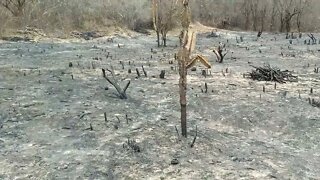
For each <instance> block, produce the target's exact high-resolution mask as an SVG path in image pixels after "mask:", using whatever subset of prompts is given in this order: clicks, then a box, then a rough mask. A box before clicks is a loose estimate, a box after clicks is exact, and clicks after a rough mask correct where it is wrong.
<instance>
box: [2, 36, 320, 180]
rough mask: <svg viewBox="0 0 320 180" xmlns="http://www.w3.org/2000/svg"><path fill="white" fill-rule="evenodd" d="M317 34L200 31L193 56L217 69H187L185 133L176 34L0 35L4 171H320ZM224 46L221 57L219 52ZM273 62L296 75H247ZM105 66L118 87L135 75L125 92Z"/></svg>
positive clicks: (180, 175)
mask: <svg viewBox="0 0 320 180" xmlns="http://www.w3.org/2000/svg"><path fill="white" fill-rule="evenodd" d="M317 36H319V35H315V37H317ZM240 37H241V38H240ZM319 37H320V36H319ZM309 39H310V38H309V37H308V36H307V35H306V34H304V35H303V36H302V38H297V39H290V38H289V39H286V36H285V34H267V33H264V34H262V36H261V37H260V38H257V36H256V33H241V32H230V31H219V32H218V37H211V36H210V33H204V34H199V35H198V41H197V45H196V50H195V53H194V55H196V54H201V55H203V56H205V57H207V58H208V59H209V60H210V63H211V65H212V68H211V69H210V70H207V69H205V67H202V66H201V65H200V64H196V66H195V68H193V69H192V70H188V89H187V101H188V106H187V114H188V117H187V120H188V131H189V134H188V138H187V139H184V138H182V137H180V136H181V133H180V104H179V87H178V81H179V74H178V69H177V68H178V67H177V61H175V60H174V54H175V53H176V52H177V46H178V38H175V37H170V38H169V39H168V42H167V43H168V47H166V48H157V47H156V42H155V37H154V36H143V35H139V36H136V37H131V38H129V37H123V36H115V37H113V38H112V41H111V39H107V38H99V39H95V40H92V41H85V42H51V41H47V42H46V41H44V42H40V43H30V42H18V43H9V42H2V43H0V96H1V97H0V167H2V168H0V179H13V178H17V179H38V178H39V177H40V178H41V179H67V178H71V179H174V178H176V179H318V178H319V177H320V172H319V167H320V147H319V144H320V143H319V141H320V108H319V107H318V104H320V103H318V102H319V101H320V99H319V95H320V82H319V81H320V74H318V67H319V65H320V59H319V58H320V52H319V51H320V45H318V44H314V45H312V44H313V43H312V42H311V43H310V45H308V44H309ZM219 42H221V43H223V44H225V48H226V49H227V52H228V54H227V55H226V56H225V58H224V60H223V63H218V62H216V56H215V54H214V53H213V52H212V48H213V47H217V46H218V44H219ZM266 64H267V65H270V67H277V68H278V69H280V70H282V71H286V70H288V71H290V73H292V75H293V76H297V80H295V81H290V82H285V83H279V82H275V81H258V80H252V79H251V78H250V76H249V77H248V73H250V72H252V70H254V69H255V68H254V67H264V65H266ZM111 66H112V67H113V72H114V79H113V77H112V75H111V73H110V72H109V71H108V70H110V71H111ZM252 66H254V67H252ZM102 69H105V73H106V77H107V78H111V79H113V81H114V80H116V81H118V82H117V83H118V85H119V87H120V89H124V88H126V86H127V85H128V82H129V81H130V84H129V85H128V88H127V90H126V92H125V94H126V98H122V99H121V98H119V93H118V92H117V90H116V89H115V88H114V87H113V86H112V85H111V84H110V83H109V82H108V81H107V80H106V78H105V77H104V76H103V73H102ZM143 69H144V70H143ZM161 71H162V75H164V78H160V74H161ZM137 72H138V73H137ZM164 73H165V74H164ZM204 75H205V76H204ZM275 77H277V78H278V77H279V76H275ZM273 80H274V79H273ZM176 127H177V128H176ZM196 127H197V130H196ZM176 129H177V130H176ZM196 134H197V138H196V141H195V142H194V144H193V147H192V148H191V147H190V144H191V143H192V142H193V140H194V136H195V135H196Z"/></svg>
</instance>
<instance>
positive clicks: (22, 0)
mask: <svg viewBox="0 0 320 180" xmlns="http://www.w3.org/2000/svg"><path fill="white" fill-rule="evenodd" d="M26 3H27V1H26V0H0V4H1V6H3V7H4V8H5V9H7V10H8V11H10V12H11V14H12V15H13V16H16V17H19V16H22V15H23V10H24V8H25V6H26Z"/></svg>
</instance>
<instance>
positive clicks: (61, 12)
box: [0, 0, 320, 43]
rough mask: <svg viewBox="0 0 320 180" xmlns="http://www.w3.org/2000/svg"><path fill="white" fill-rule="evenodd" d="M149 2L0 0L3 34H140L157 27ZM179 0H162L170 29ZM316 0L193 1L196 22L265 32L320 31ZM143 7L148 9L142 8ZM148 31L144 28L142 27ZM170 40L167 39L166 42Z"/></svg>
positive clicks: (162, 18)
mask: <svg viewBox="0 0 320 180" xmlns="http://www.w3.org/2000/svg"><path fill="white" fill-rule="evenodd" d="M153 2H158V1H147V0H132V1H126V0H97V1H87V0H61V1H49V0H43V1H35V0H32V1H25V0H0V3H1V7H0V23H1V24H2V26H1V27H0V34H4V33H6V32H12V30H16V29H23V28H25V27H26V26H30V27H36V28H39V29H43V30H44V31H45V32H46V33H51V34H53V35H56V36H61V35H62V34H66V33H70V31H73V30H90V31H92V30H104V31H106V30H108V27H110V26H116V27H119V26H121V27H127V28H129V29H131V30H136V31H139V32H141V31H142V30H145V29H153V26H152V20H153V18H152V3H153ZM174 3H175V1H173V0H172V1H160V2H159V5H158V7H160V8H159V9H160V11H159V12H158V13H159V16H157V18H158V19H157V22H156V23H155V26H158V25H159V26H161V27H162V29H160V28H159V31H158V33H162V37H164V39H162V40H163V41H165V37H166V33H167V31H169V30H170V29H172V28H173V27H174V26H175V25H177V24H178V23H177V22H175V20H174V19H176V18H173V16H175V15H176V14H174V12H175V5H174ZM319 4H320V3H319V2H318V1H316V0H263V1H262V0H231V1H223V0H197V1H190V8H191V11H192V16H193V20H194V21H199V22H201V23H203V24H205V25H211V26H216V27H219V28H226V29H243V30H254V31H258V30H263V31H282V32H285V31H318V29H319V26H318V24H319V16H320V13H319V12H317V7H318V6H319ZM141 9H143V11H141ZM142 32H145V31H142ZM163 43H165V42H163Z"/></svg>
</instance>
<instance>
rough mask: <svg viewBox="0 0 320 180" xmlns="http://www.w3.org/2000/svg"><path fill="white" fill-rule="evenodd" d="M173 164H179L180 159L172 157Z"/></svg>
mask: <svg viewBox="0 0 320 180" xmlns="http://www.w3.org/2000/svg"><path fill="white" fill-rule="evenodd" d="M171 164H172V165H177V164H179V160H178V159H176V158H174V159H172V161H171Z"/></svg>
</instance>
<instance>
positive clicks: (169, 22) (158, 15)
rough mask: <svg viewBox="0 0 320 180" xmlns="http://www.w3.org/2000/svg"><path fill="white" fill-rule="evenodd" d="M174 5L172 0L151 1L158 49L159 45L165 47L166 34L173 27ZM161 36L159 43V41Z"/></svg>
mask: <svg viewBox="0 0 320 180" xmlns="http://www.w3.org/2000/svg"><path fill="white" fill-rule="evenodd" d="M176 5H177V3H176V2H175V1H174V0H166V1H161V0H153V1H152V16H153V18H152V19H153V26H154V30H155V31H156V33H157V42H158V47H160V46H161V45H163V46H167V33H168V32H169V31H170V30H171V29H172V28H173V27H174V25H175V22H174V19H175V15H176V12H177V10H176V8H177V7H176ZM160 35H161V41H162V43H161V41H160Z"/></svg>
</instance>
